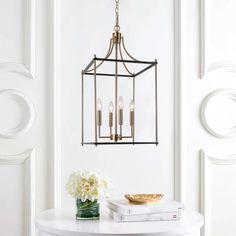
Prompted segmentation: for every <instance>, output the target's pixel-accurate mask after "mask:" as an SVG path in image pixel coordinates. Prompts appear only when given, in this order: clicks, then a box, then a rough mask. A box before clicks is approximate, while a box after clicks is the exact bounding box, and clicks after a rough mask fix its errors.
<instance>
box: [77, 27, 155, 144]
mask: <svg viewBox="0 0 236 236" xmlns="http://www.w3.org/2000/svg"><path fill="white" fill-rule="evenodd" d="M113 52H114V53H113ZM112 54H115V56H114V58H111V55H112ZM124 56H125V57H124ZM124 58H128V59H124ZM106 62H110V63H113V66H114V73H105V72H98V68H99V67H101V66H102V64H104V63H106ZM131 64H138V65H141V66H142V69H141V70H138V71H137V72H135V73H131V71H130V69H129V65H131ZM157 64H158V63H157V60H154V61H140V60H137V59H135V58H134V57H133V56H131V54H130V53H129V52H128V51H127V49H126V47H125V43H124V38H123V37H122V35H121V33H120V32H119V26H117V25H116V26H115V32H114V33H113V37H112V39H111V40H110V46H109V49H108V52H107V54H106V56H105V57H104V58H99V57H96V55H95V56H94V58H93V59H92V60H91V62H90V63H89V64H88V66H87V67H86V68H85V69H84V70H83V71H82V85H81V88H82V106H81V107H82V119H81V120H82V137H81V143H82V145H85V144H90V145H96V146H97V145H111V144H133V145H135V144H155V145H158V109H157ZM121 65H123V68H124V69H125V73H120V72H119V69H120V68H121ZM153 67H154V69H155V75H154V82H155V137H154V138H153V140H154V141H151V142H137V141H136V140H135V110H134V109H132V110H131V111H130V135H128V136H125V135H123V134H122V125H123V110H121V109H119V108H118V81H119V77H127V78H131V79H132V84H133V85H132V87H133V88H132V97H133V103H135V95H136V94H135V83H136V78H137V77H138V76H139V75H141V74H143V73H144V72H146V71H147V70H150V69H151V68H153ZM100 76H103V77H105V76H110V77H113V78H114V81H115V84H114V85H115V86H114V87H115V109H114V113H115V115H114V118H115V119H114V126H113V112H112V113H110V114H109V126H110V133H109V135H105V136H104V135H102V134H101V125H102V122H101V120H102V112H101V110H99V106H98V98H97V77H100ZM86 77H88V78H89V77H90V78H91V77H92V78H93V88H94V120H95V123H94V140H93V141H91V142H87V141H85V140H84V96H85V94H84V80H85V78H86ZM101 140H105V141H101ZM126 140H129V141H126Z"/></svg>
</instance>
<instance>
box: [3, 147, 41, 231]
mask: <svg viewBox="0 0 236 236" xmlns="http://www.w3.org/2000/svg"><path fill="white" fill-rule="evenodd" d="M35 164H36V161H35V149H30V150H27V151H25V152H23V153H20V154H16V155H0V165H23V166H24V189H25V195H24V202H25V215H24V222H25V226H24V227H25V234H24V235H25V236H35V227H34V216H35V170H36V166H35Z"/></svg>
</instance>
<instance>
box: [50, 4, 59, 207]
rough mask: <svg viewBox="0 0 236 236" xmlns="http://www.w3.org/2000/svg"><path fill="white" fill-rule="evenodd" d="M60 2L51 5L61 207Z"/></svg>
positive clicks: (55, 178)
mask: <svg viewBox="0 0 236 236" xmlns="http://www.w3.org/2000/svg"><path fill="white" fill-rule="evenodd" d="M60 7H61V2H60V0H53V1H52V4H51V32H52V35H51V48H52V51H51V57H52V68H53V69H52V75H51V78H52V82H51V83H52V88H53V91H52V94H53V96H52V119H51V121H52V123H51V124H52V127H53V128H52V157H53V158H52V161H53V163H52V167H53V170H52V173H53V176H52V179H53V186H54V187H53V189H54V194H53V195H54V196H53V205H54V207H60V206H61V84H60V74H61V73H60V60H61V58H60Z"/></svg>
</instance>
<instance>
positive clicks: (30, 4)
mask: <svg viewBox="0 0 236 236" xmlns="http://www.w3.org/2000/svg"><path fill="white" fill-rule="evenodd" d="M25 1H26V4H25V6H26V15H25V25H26V27H25V55H24V63H23V64H24V65H25V67H26V68H27V69H28V71H29V73H30V74H31V77H30V78H35V63H36V54H35V53H36V44H35V31H36V5H35V4H36V0H25Z"/></svg>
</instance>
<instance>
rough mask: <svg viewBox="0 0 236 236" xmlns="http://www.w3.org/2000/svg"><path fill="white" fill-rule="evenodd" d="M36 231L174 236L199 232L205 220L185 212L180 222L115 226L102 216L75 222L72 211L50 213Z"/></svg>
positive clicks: (72, 235)
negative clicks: (98, 218) (97, 218)
mask: <svg viewBox="0 0 236 236" xmlns="http://www.w3.org/2000/svg"><path fill="white" fill-rule="evenodd" d="M35 224H36V227H37V228H38V229H39V230H41V231H43V232H47V233H51V234H58V235H66V236H75V235H77V236H78V235H80V234H86V235H87V236H94V235H108V234H109V235H139V236H141V235H151V234H155V235H156V236H158V235H161V236H174V235H182V234H188V233H191V232H194V231H196V230H199V229H200V228H201V227H202V225H203V217H202V215H200V214H199V213H197V212H193V211H185V212H183V215H182V219H181V220H180V221H150V222H127V223H124V222H122V223H115V222H113V219H112V218H111V217H110V216H109V214H108V213H102V214H101V216H100V220H79V221H78V220H77V221H76V220H75V212H74V210H73V209H69V208H66V209H63V208H58V209H50V210H46V211H44V212H42V213H41V214H40V215H39V216H38V217H36V219H35Z"/></svg>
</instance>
